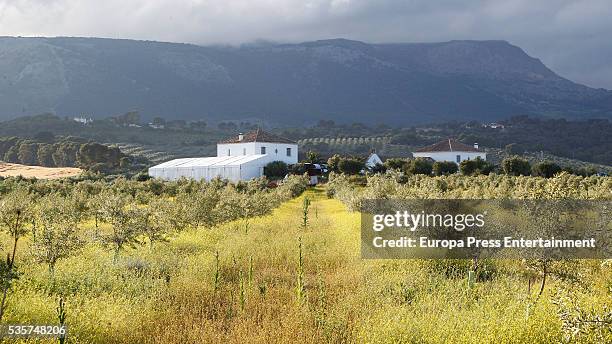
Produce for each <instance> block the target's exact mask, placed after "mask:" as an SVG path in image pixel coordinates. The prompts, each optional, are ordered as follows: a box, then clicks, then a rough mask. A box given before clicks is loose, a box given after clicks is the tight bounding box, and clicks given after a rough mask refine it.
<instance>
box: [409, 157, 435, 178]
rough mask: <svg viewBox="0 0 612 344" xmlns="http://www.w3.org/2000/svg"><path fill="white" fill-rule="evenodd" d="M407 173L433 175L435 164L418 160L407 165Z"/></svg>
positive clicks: (421, 159)
mask: <svg viewBox="0 0 612 344" xmlns="http://www.w3.org/2000/svg"><path fill="white" fill-rule="evenodd" d="M405 171H406V172H407V173H409V174H425V175H428V176H429V175H431V172H432V171H433V162H432V161H431V160H430V159H425V158H416V159H414V160H410V161H409V162H408V163H407V164H406V165H405Z"/></svg>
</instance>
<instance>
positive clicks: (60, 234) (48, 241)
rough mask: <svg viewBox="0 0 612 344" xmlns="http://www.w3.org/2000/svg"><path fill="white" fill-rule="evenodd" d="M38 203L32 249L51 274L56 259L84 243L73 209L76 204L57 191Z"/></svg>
mask: <svg viewBox="0 0 612 344" xmlns="http://www.w3.org/2000/svg"><path fill="white" fill-rule="evenodd" d="M38 204H39V206H38V210H37V211H36V214H35V218H36V222H37V230H36V233H35V235H34V236H33V242H32V253H33V255H34V258H35V259H36V260H37V261H38V262H40V263H45V264H46V265H47V266H48V268H49V273H50V275H51V277H52V278H53V276H54V272H55V265H56V263H57V261H58V260H60V259H63V258H66V257H69V256H71V255H72V254H74V252H75V251H76V250H77V249H78V248H80V247H81V245H82V243H83V242H82V241H81V240H80V238H79V236H78V224H79V221H80V216H79V215H78V210H77V209H75V208H78V207H79V205H77V204H75V203H73V200H71V199H66V198H64V197H61V196H58V195H50V196H47V197H45V198H43V199H41V200H40V202H38Z"/></svg>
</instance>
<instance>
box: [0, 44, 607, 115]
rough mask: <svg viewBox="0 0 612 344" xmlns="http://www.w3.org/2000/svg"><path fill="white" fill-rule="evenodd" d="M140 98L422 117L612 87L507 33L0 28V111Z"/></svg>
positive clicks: (123, 108) (597, 95) (152, 110)
mask: <svg viewBox="0 0 612 344" xmlns="http://www.w3.org/2000/svg"><path fill="white" fill-rule="evenodd" d="M130 110H138V111H140V112H141V114H142V115H143V116H145V117H149V118H150V117H153V116H162V117H166V118H170V119H186V120H191V119H205V120H210V121H219V120H227V119H241V118H259V119H262V120H264V121H266V122H271V123H275V124H276V123H281V124H282V123H286V124H301V123H312V122H315V121H317V120H319V119H334V120H336V121H351V122H352V121H361V122H366V123H367V122H369V123H376V122H387V123H401V124H410V123H415V122H418V123H423V122H429V121H436V120H440V121H441V120H448V119H462V120H464V119H479V120H489V119H490V120H494V119H497V118H502V117H507V116H509V115H515V114H542V115H552V116H565V117H608V118H610V117H612V92H610V91H607V90H603V89H593V88H589V87H586V86H583V85H579V84H576V83H573V82H571V81H569V80H567V79H564V78H562V77H560V76H558V75H557V74H555V73H554V72H553V71H551V70H550V69H548V68H547V67H546V66H545V65H544V64H542V62H540V61H539V60H538V59H536V58H533V57H530V56H528V55H527V54H526V53H525V52H524V51H523V50H521V49H520V48H518V47H516V46H513V45H511V44H509V43H507V42H504V41H451V42H445V43H418V44H366V43H362V42H357V41H349V40H344V39H335V40H323V41H315V42H307V43H301V44H262V45H249V46H241V47H219V46H209V47H203V46H196V45H189V44H175V43H160V42H150V41H133V40H113V39H99V38H14V37H3V38H0V119H6V118H11V117H17V116H21V115H31V114H37V113H42V112H54V113H56V114H58V115H61V116H63V115H69V116H72V115H79V114H86V115H89V116H92V117H104V116H109V115H115V114H119V113H124V112H127V111H130Z"/></svg>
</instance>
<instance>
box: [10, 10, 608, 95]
mask: <svg viewBox="0 0 612 344" xmlns="http://www.w3.org/2000/svg"><path fill="white" fill-rule="evenodd" d="M609 18H612V6H611V5H610V3H609V1H608V0H591V1H572V0H540V1H533V0H530V1H528V0H514V1H485V0H480V1H469V2H468V1H451V0H440V1H431V0H131V1H125V0H105V1H99V0H96V1H91V0H0V35H11V36H18V35H21V36H96V37H111V38H132V39H149V40H160V41H171V42H189V43H195V44H241V43H249V42H253V41H256V40H269V41H279V42H300V41H306V40H315V39H324V38H336V37H344V38H349V39H357V40H363V41H367V42H424V41H428V42H431V41H446V40H452V39H505V40H508V41H510V42H511V43H513V44H516V45H518V46H520V47H522V48H523V49H525V50H526V51H527V52H528V53H529V54H530V55H532V56H534V57H538V58H540V59H542V60H543V62H544V63H545V64H547V65H548V66H549V67H551V68H552V69H553V70H555V71H556V72H558V73H559V74H561V75H562V76H565V77H567V78H569V79H572V80H575V81H578V82H581V83H585V84H587V85H589V86H594V87H606V88H609V89H612V47H611V45H610V44H609V39H610V37H609V36H610V33H611V32H612V21H611V20H609Z"/></svg>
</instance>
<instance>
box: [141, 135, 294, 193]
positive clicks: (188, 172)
mask: <svg viewBox="0 0 612 344" xmlns="http://www.w3.org/2000/svg"><path fill="white" fill-rule="evenodd" d="M272 161H283V162H285V163H287V164H288V165H292V164H296V163H297V162H298V145H297V143H296V142H294V141H291V140H289V139H286V138H283V137H280V136H277V135H274V134H270V133H268V132H265V131H263V130H261V129H257V130H255V131H252V132H249V133H247V134H244V135H242V134H238V135H236V136H235V137H232V138H230V139H227V140H224V141H221V142H219V143H218V144H217V156H216V157H206V158H184V159H175V160H171V161H167V162H164V163H162V164H159V165H157V166H153V167H151V168H149V175H150V176H151V177H155V178H161V179H165V180H177V179H180V178H181V177H185V178H191V179H197V180H207V181H208V180H211V179H213V178H217V177H220V178H222V179H228V180H230V181H233V182H236V181H240V180H248V179H252V178H258V177H261V176H263V174H264V167H265V166H266V165H267V164H268V163H270V162H272Z"/></svg>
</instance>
